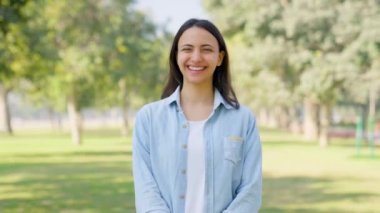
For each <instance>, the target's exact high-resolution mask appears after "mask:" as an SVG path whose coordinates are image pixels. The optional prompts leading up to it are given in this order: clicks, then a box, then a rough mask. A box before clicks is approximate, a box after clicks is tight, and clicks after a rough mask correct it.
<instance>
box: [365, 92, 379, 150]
mask: <svg viewBox="0 0 380 213" xmlns="http://www.w3.org/2000/svg"><path fill="white" fill-rule="evenodd" d="M368 98H369V101H368V102H369V103H368V120H367V122H368V124H367V138H368V142H369V143H374V140H375V123H376V119H375V115H376V101H377V88H376V86H372V87H371V88H370V90H369V96H368Z"/></svg>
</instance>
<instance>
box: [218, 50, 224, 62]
mask: <svg viewBox="0 0 380 213" xmlns="http://www.w3.org/2000/svg"><path fill="white" fill-rule="evenodd" d="M224 55H225V53H224V51H220V52H219V55H218V66H220V65H221V64H222V62H223V58H224Z"/></svg>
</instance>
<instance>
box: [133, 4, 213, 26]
mask: <svg viewBox="0 0 380 213" xmlns="http://www.w3.org/2000/svg"><path fill="white" fill-rule="evenodd" d="M136 6H137V8H139V9H141V10H143V11H147V13H148V14H149V15H150V16H151V17H152V19H153V20H154V22H155V23H158V24H160V25H162V24H165V23H166V24H167V26H168V29H169V30H170V31H171V32H176V31H177V30H178V28H179V27H180V26H181V24H182V23H183V22H185V21H186V20H187V19H189V18H207V15H206V13H205V12H204V10H203V8H202V4H201V0H160V1H157V0H137V1H136Z"/></svg>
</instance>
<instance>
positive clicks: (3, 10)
mask: <svg viewBox="0 0 380 213" xmlns="http://www.w3.org/2000/svg"><path fill="white" fill-rule="evenodd" d="M27 2H28V1H26V0H8V1H1V2H0V41H1V42H0V132H5V133H8V134H12V126H11V115H10V111H9V104H8V98H7V97H8V93H9V92H10V91H11V89H12V87H13V86H14V84H15V81H17V80H18V79H21V78H23V75H24V74H25V73H24V72H23V71H24V66H25V65H26V63H27V61H26V60H25V59H26V57H25V52H26V51H28V47H27V45H26V43H25V37H24V36H23V35H22V34H21V30H20V25H22V24H23V23H24V22H25V19H24V18H23V16H22V12H21V11H22V9H23V7H25V5H26V4H27Z"/></svg>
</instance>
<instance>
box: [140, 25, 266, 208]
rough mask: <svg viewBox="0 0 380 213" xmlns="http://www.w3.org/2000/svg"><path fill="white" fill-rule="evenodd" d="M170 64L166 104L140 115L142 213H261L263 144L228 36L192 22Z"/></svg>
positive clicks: (173, 50) (181, 34) (175, 45)
mask: <svg viewBox="0 0 380 213" xmlns="http://www.w3.org/2000/svg"><path fill="white" fill-rule="evenodd" d="M169 60H170V73H169V80H168V83H167V85H166V86H165V88H164V91H163V94H162V100H160V101H157V102H154V103H150V104H147V105H146V106H144V107H143V108H142V109H141V110H140V111H139V113H138V114H137V118H136V125H135V129H134V136H133V173H134V184H135V194H136V197H135V199H136V209H137V212H138V213H141V212H143V213H145V212H172V213H181V212H186V213H198V212H203V213H214V212H215V213H220V212H234V213H244V212H247V213H252V212H258V210H259V208H260V205H261V188H262V177H261V175H262V172H261V143H260V139H259V134H258V129H257V124H256V121H255V118H254V117H253V115H252V114H251V112H250V111H249V110H248V109H247V108H246V107H243V106H240V105H239V102H238V100H237V98H236V96H235V93H234V91H233V89H232V86H231V80H230V71H229V61H228V52H227V48H226V45H225V42H224V39H223V37H222V35H221V33H220V32H219V30H218V29H217V28H216V27H215V26H214V25H213V24H212V23H211V22H209V21H207V20H198V19H190V20H188V21H186V22H185V23H184V24H183V25H182V26H181V27H180V29H179V31H178V32H177V34H176V36H175V37H174V40H173V44H172V48H171V52H170V58H169Z"/></svg>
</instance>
